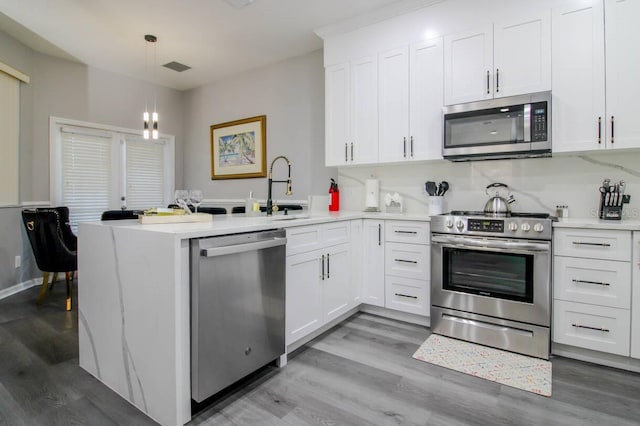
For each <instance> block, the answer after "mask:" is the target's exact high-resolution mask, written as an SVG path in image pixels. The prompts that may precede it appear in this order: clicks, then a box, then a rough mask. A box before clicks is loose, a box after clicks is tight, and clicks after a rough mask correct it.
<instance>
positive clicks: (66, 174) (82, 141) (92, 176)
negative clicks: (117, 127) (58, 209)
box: [60, 128, 113, 227]
mask: <svg viewBox="0 0 640 426" xmlns="http://www.w3.org/2000/svg"><path fill="white" fill-rule="evenodd" d="M61 136H62V137H61V157H62V158H61V159H62V162H61V167H60V169H61V181H62V194H61V195H62V199H61V200H60V201H61V203H60V204H62V205H65V206H67V207H69V219H70V222H71V223H72V225H73V226H74V227H75V226H76V224H77V223H78V222H84V221H96V220H100V215H101V214H102V212H103V211H105V210H110V209H111V204H112V203H111V201H112V199H113V192H112V187H113V185H111V182H113V170H112V163H113V162H112V143H113V142H112V138H111V136H102V135H92V134H90V133H87V132H81V131H74V129H68V128H62V129H61Z"/></svg>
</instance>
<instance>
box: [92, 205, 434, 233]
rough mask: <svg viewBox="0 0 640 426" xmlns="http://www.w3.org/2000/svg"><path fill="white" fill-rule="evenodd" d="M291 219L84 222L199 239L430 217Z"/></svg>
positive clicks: (353, 214)
mask: <svg viewBox="0 0 640 426" xmlns="http://www.w3.org/2000/svg"><path fill="white" fill-rule="evenodd" d="M288 217H290V218H292V219H284V216H283V215H281V214H279V215H274V216H272V217H266V216H258V217H246V216H244V215H243V214H237V215H214V216H213V220H212V221H211V222H206V223H202V222H198V223H163V224H140V223H138V221H137V220H113V221H104V222H90V223H83V224H81V225H83V226H86V225H93V226H110V227H118V228H131V229H132V230H133V229H135V230H141V231H149V232H159V233H165V234H174V235H175V236H176V237H178V238H180V239H187V238H200V237H208V236H216V235H225V234H233V233H238V232H255V231H262V230H265V229H274V228H289V227H293V226H304V225H317V224H321V223H328V222H332V221H341V220H352V219H378V220H412V221H422V222H428V221H429V220H430V217H429V216H427V215H425V214H400V213H375V212H357V211H340V212H326V213H325V212H311V213H307V212H305V213H297V214H290V215H288Z"/></svg>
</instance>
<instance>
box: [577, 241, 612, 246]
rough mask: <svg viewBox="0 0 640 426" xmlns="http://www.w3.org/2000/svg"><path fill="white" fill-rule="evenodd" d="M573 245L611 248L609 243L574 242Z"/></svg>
mask: <svg viewBox="0 0 640 426" xmlns="http://www.w3.org/2000/svg"><path fill="white" fill-rule="evenodd" d="M572 244H575V245H577V246H598V247H611V244H609V243H583V242H581V241H574V242H573V243H572Z"/></svg>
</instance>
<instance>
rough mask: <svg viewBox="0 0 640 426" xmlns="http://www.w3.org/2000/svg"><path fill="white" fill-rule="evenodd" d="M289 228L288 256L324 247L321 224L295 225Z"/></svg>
mask: <svg viewBox="0 0 640 426" xmlns="http://www.w3.org/2000/svg"><path fill="white" fill-rule="evenodd" d="M286 230H287V256H290V255H292V254H297V253H305V252H308V251H312V250H315V249H319V248H321V247H322V232H321V231H322V228H321V226H320V225H313V226H295V227H292V228H286Z"/></svg>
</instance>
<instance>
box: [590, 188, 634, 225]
mask: <svg viewBox="0 0 640 426" xmlns="http://www.w3.org/2000/svg"><path fill="white" fill-rule="evenodd" d="M630 200H631V195H623V196H622V202H621V203H619V204H618V205H615V206H614V205H606V204H605V194H603V193H600V208H599V209H598V218H600V219H603V220H622V206H624V205H625V204H629V201H630Z"/></svg>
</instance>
